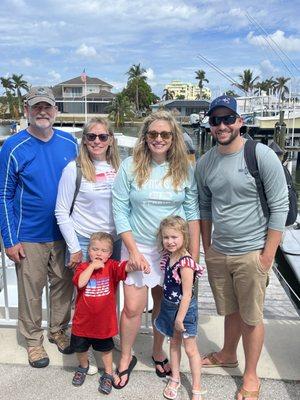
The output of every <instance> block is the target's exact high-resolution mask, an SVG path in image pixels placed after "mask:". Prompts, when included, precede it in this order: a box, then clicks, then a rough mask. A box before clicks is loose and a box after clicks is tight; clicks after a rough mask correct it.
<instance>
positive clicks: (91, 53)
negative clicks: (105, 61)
mask: <svg viewBox="0 0 300 400" xmlns="http://www.w3.org/2000/svg"><path fill="white" fill-rule="evenodd" d="M75 53H76V54H77V55H79V56H82V57H97V51H96V49H95V47H93V46H87V45H86V44H85V43H82V44H81V45H80V46H79V47H78V48H77V50H76V51H75Z"/></svg>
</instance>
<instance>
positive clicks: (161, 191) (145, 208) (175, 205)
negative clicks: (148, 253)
mask: <svg viewBox="0 0 300 400" xmlns="http://www.w3.org/2000/svg"><path fill="white" fill-rule="evenodd" d="M168 168H169V163H168V162H164V163H163V164H157V163H155V162H152V168H151V173H150V177H149V179H148V181H147V182H145V183H144V184H143V185H142V187H141V188H139V187H138V185H137V183H136V180H135V177H134V174H133V159H132V157H128V158H127V159H126V160H124V161H123V162H122V164H121V166H120V168H119V171H118V173H117V176H116V178H115V181H114V186H113V214H114V220H115V225H116V228H117V233H118V234H120V233H122V232H126V231H132V233H133V236H134V238H135V240H136V241H137V242H138V243H142V244H146V245H153V244H155V243H156V236H157V231H158V228H159V224H160V222H161V220H162V219H164V218H166V217H168V216H169V215H179V216H181V217H182V218H184V219H185V220H187V221H193V220H198V219H199V205H198V191H197V184H196V181H195V178H194V170H193V168H192V166H190V169H189V176H188V179H187V180H186V182H183V183H182V184H181V186H180V187H179V189H178V190H177V191H175V190H174V188H173V185H172V182H171V180H170V179H169V178H168V179H165V180H164V181H163V178H164V176H165V175H166V173H167V171H168Z"/></svg>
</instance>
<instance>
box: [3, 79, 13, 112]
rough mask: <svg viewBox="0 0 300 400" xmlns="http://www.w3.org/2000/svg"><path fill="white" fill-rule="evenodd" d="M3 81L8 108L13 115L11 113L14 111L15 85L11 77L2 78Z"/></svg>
mask: <svg viewBox="0 0 300 400" xmlns="http://www.w3.org/2000/svg"><path fill="white" fill-rule="evenodd" d="M0 80H1V85H2V86H3V88H4V90H5V95H6V99H7V108H8V112H9V114H11V111H12V109H13V94H14V84H13V82H12V80H11V77H10V76H9V77H7V78H5V77H0Z"/></svg>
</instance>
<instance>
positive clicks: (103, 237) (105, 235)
mask: <svg viewBox="0 0 300 400" xmlns="http://www.w3.org/2000/svg"><path fill="white" fill-rule="evenodd" d="M95 240H99V241H102V240H105V241H107V242H109V243H110V245H111V249H113V247H114V238H113V237H112V236H111V235H110V234H109V233H105V232H95V233H92V235H91V237H90V244H89V246H90V245H91V243H92V242H93V241H95Z"/></svg>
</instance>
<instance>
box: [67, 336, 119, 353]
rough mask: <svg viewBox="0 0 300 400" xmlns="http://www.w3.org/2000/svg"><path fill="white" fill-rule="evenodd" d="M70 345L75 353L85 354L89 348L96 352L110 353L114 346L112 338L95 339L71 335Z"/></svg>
mask: <svg viewBox="0 0 300 400" xmlns="http://www.w3.org/2000/svg"><path fill="white" fill-rule="evenodd" d="M70 345H71V347H72V349H73V350H74V351H75V353H85V352H86V351H88V349H89V348H90V346H92V348H93V349H94V350H96V351H103V352H106V351H111V350H112V349H113V348H114V347H115V345H114V341H113V338H106V339H96V338H88V337H82V336H76V335H73V333H72V334H71V342H70Z"/></svg>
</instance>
